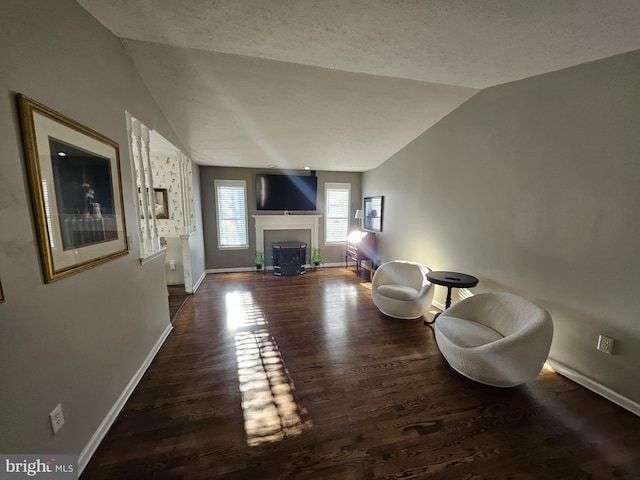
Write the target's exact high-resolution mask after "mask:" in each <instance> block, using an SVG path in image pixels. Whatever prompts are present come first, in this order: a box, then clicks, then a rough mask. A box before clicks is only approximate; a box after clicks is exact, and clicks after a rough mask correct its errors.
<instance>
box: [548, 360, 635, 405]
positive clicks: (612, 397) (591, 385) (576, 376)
mask: <svg viewBox="0 0 640 480" xmlns="http://www.w3.org/2000/svg"><path fill="white" fill-rule="evenodd" d="M547 363H548V364H549V366H550V367H551V368H552V369H553V370H554V371H556V372H557V373H559V374H560V375H562V376H564V377H567V378H568V379H569V380H573V381H574V382H576V383H577V384H579V385H582V386H583V387H585V388H588V389H589V390H591V391H592V392H594V393H597V394H598V395H600V396H602V397H604V398H606V399H607V400H609V401H611V402H613V403H615V404H616V405H619V406H620V407H622V408H624V409H626V410H629V411H630V412H631V413H634V414H636V415H638V416H640V404H639V403H637V402H634V401H633V400H631V399H630V398H627V397H625V396H623V395H620V394H619V393H617V392H614V391H613V390H611V389H610V388H608V387H605V386H604V385H602V384H600V383H598V382H596V381H595V380H592V379H591V378H589V377H586V376H584V375H583V374H581V373H579V372H576V371H575V370H573V369H572V368H570V367H567V366H566V365H563V364H562V363H559V362H557V361H555V360H552V359H551V358H549V359H547Z"/></svg>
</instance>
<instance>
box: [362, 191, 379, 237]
mask: <svg viewBox="0 0 640 480" xmlns="http://www.w3.org/2000/svg"><path fill="white" fill-rule="evenodd" d="M383 208H384V197H364V221H363V225H362V226H363V228H364V229H365V230H368V231H370V232H381V231H382V217H383V213H384V212H383Z"/></svg>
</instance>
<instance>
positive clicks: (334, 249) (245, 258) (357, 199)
mask: <svg viewBox="0 0 640 480" xmlns="http://www.w3.org/2000/svg"><path fill="white" fill-rule="evenodd" d="M257 173H282V172H280V171H277V170H276V171H274V170H272V169H264V170H260V169H253V168H233V167H202V166H201V167H200V186H201V196H202V205H203V207H202V210H203V213H202V220H203V224H204V242H205V257H206V268H207V269H210V270H215V269H233V268H252V267H253V266H254V265H253V259H254V257H255V252H256V234H255V222H254V219H253V218H252V217H251V215H266V214H270V213H273V214H278V215H282V212H265V211H258V210H256V192H255V188H256V187H255V181H256V174H257ZM294 173H296V174H300V175H306V174H307V173H308V172H304V171H296V172H294ZM316 175H317V176H318V199H317V204H316V206H317V210H316V211H315V212H306V213H309V214H312V213H313V214H317V215H323V210H324V186H325V183H331V182H342V183H351V217H352V220H351V228H353V229H355V228H357V227H358V221H357V220H356V219H354V218H353V216H354V215H355V211H356V209H357V208H361V204H362V195H361V183H362V174H361V173H354V172H324V171H317V172H316ZM214 180H245V181H246V182H247V207H248V210H249V249H245V250H219V249H218V227H217V224H216V203H215V188H214ZM295 214H298V213H295ZM285 232H286V233H285ZM318 237H319V245H320V254H321V255H322V260H323V262H324V263H327V264H329V263H339V262H342V263H344V255H345V246H344V245H340V246H336V245H331V246H327V245H325V244H324V217H323V218H321V219H320V231H319V233H318ZM282 240H294V241H303V242H308V241H309V233H308V232H304V231H274V232H266V233H265V249H267V250H268V249H269V248H270V247H268V245H270V243H268V242H272V241H282ZM270 255H271V254H270V252H269V251H266V252H265V263H266V264H268V265H270V264H271V260H270ZM310 255H311V252H310V249H307V257H309V256H310Z"/></svg>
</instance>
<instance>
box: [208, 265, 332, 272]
mask: <svg viewBox="0 0 640 480" xmlns="http://www.w3.org/2000/svg"><path fill="white" fill-rule="evenodd" d="M324 267H327V268H329V267H343V268H344V263H323V264H321V265H320V268H324ZM305 268H306V269H307V273H309V272H312V271H313V270H312V269H311V265H309V264H307V265H305ZM264 270H265V271H271V270H273V266H271V265H268V266H265V267H264ZM255 271H256V268H255V267H233V268H208V269H207V270H205V271H204V273H205V274H207V273H237V272H255Z"/></svg>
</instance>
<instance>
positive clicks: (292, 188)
mask: <svg viewBox="0 0 640 480" xmlns="http://www.w3.org/2000/svg"><path fill="white" fill-rule="evenodd" d="M317 195H318V177H316V176H315V175H313V176H303V175H271V174H258V175H256V202H257V209H258V210H315V209H316V199H317Z"/></svg>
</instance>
